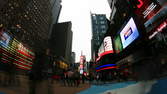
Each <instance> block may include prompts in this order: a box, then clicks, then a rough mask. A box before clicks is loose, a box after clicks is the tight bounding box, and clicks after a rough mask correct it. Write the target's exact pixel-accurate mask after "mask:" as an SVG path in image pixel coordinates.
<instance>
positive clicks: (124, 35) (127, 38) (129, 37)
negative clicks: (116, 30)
mask: <svg viewBox="0 0 167 94" xmlns="http://www.w3.org/2000/svg"><path fill="white" fill-rule="evenodd" d="M138 36H139V32H138V30H137V27H136V24H135V22H134V20H133V18H130V20H129V21H128V23H127V24H126V25H125V27H124V28H123V29H122V31H121V32H120V37H121V41H122V46H123V48H126V47H127V46H128V45H129V44H131V43H132V42H133V41H134V40H135V39H136V38H137V37H138Z"/></svg>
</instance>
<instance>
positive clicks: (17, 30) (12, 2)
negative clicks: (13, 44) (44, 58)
mask: <svg viewBox="0 0 167 94" xmlns="http://www.w3.org/2000/svg"><path fill="white" fill-rule="evenodd" d="M5 2H6V3H4V4H3V7H2V8H1V10H0V15H1V17H0V24H2V25H3V27H4V28H6V29H7V30H9V32H10V33H11V34H12V35H13V36H14V37H15V38H16V39H17V40H19V41H21V42H22V43H23V44H24V45H26V46H28V48H31V49H33V51H44V50H41V49H46V48H47V40H48V34H49V29H50V25H51V22H52V19H51V15H52V12H51V5H50V2H48V0H28V1H25V0H7V1H5Z"/></svg>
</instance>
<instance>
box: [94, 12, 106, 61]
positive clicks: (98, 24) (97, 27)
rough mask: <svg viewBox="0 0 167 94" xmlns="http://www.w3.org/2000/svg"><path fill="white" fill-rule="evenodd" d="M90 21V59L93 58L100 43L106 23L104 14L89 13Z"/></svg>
mask: <svg viewBox="0 0 167 94" xmlns="http://www.w3.org/2000/svg"><path fill="white" fill-rule="evenodd" d="M91 22H92V41H91V51H92V52H91V55H92V59H93V60H95V57H96V56H97V51H98V48H99V46H100V43H101V42H102V40H103V38H104V35H105V33H106V32H107V29H108V23H107V18H106V15H105V14H91ZM94 56H95V57H94Z"/></svg>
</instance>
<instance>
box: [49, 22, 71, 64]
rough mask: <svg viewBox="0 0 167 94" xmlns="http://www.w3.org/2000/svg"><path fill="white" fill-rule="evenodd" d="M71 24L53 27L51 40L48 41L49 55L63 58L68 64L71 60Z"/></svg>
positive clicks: (64, 23)
mask: <svg viewBox="0 0 167 94" xmlns="http://www.w3.org/2000/svg"><path fill="white" fill-rule="evenodd" d="M71 26H72V23H71V22H63V23H58V24H54V25H53V30H52V34H51V38H50V40H49V44H50V49H51V53H52V54H53V55H55V56H58V57H63V58H64V59H65V60H66V61H67V62H68V63H69V62H70V60H71V52H72V51H71V50H72V36H73V33H72V31H71Z"/></svg>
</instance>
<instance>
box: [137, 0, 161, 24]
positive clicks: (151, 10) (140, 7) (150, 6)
mask: <svg viewBox="0 0 167 94" xmlns="http://www.w3.org/2000/svg"><path fill="white" fill-rule="evenodd" d="M137 2H138V4H137V5H136V6H137V9H136V10H135V14H137V15H138V16H139V17H140V18H141V19H142V20H144V22H146V21H147V20H149V19H150V18H151V17H153V16H154V15H155V14H156V13H157V12H158V11H159V10H160V8H161V6H160V5H159V4H158V3H157V2H155V1H152V0H137Z"/></svg>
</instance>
